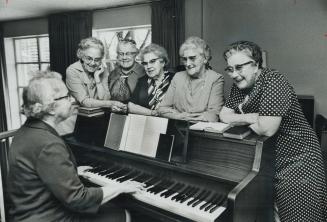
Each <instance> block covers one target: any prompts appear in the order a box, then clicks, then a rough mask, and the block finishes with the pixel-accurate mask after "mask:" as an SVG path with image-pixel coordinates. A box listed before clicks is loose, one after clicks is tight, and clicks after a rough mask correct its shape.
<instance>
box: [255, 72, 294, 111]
mask: <svg viewBox="0 0 327 222" xmlns="http://www.w3.org/2000/svg"><path fill="white" fill-rule="evenodd" d="M291 98H292V89H291V87H290V86H289V84H288V82H287V80H286V79H285V78H284V77H283V76H282V75H281V74H277V75H271V76H270V77H267V79H266V81H265V83H264V85H263V93H262V97H261V101H260V107H259V115H260V116H285V115H286V114H287V113H288V110H289V109H290V106H291V103H292V101H291Z"/></svg>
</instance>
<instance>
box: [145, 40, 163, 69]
mask: <svg viewBox="0 0 327 222" xmlns="http://www.w3.org/2000/svg"><path fill="white" fill-rule="evenodd" d="M148 53H153V54H155V55H156V56H158V57H159V58H161V59H163V61H164V62H165V67H166V66H167V65H168V64H169V58H168V53H167V51H166V49H165V48H164V47H162V46H160V45H157V44H154V43H152V44H150V45H148V46H147V47H145V48H144V49H142V50H141V52H140V54H139V57H140V59H141V60H142V61H143V59H144V55H145V54H148Z"/></svg>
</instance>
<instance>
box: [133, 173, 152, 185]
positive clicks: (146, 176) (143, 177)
mask: <svg viewBox="0 0 327 222" xmlns="http://www.w3.org/2000/svg"><path fill="white" fill-rule="evenodd" d="M152 177H153V176H151V175H150V174H146V173H142V174H141V175H139V176H137V177H135V178H134V179H133V180H134V181H136V182H140V183H145V182H146V181H148V180H150V179H151V178H152Z"/></svg>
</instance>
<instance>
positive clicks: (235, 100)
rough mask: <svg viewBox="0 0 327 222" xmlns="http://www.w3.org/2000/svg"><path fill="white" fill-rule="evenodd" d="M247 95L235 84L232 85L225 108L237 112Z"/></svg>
mask: <svg viewBox="0 0 327 222" xmlns="http://www.w3.org/2000/svg"><path fill="white" fill-rule="evenodd" d="M244 97H245V95H244V94H243V93H242V92H241V91H240V90H239V89H238V88H237V86H236V85H235V84H233V85H232V88H231V90H230V93H229V96H228V98H227V100H226V103H225V106H226V107H227V108H230V109H233V110H237V109H238V108H237V107H238V104H240V103H241V102H243V100H244Z"/></svg>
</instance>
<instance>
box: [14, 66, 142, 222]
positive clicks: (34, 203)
mask: <svg viewBox="0 0 327 222" xmlns="http://www.w3.org/2000/svg"><path fill="white" fill-rule="evenodd" d="M72 101H73V100H72V99H71V97H70V96H69V94H68V90H67V88H66V86H65V84H64V82H63V81H62V80H61V78H60V75H59V74H58V73H52V72H41V73H38V75H37V76H35V77H34V78H32V79H31V81H30V82H29V85H28V87H27V88H25V89H24V92H23V102H24V104H23V108H24V113H25V115H26V116H27V121H26V122H25V123H24V125H23V126H22V127H21V128H20V129H19V130H18V131H17V133H16V135H15V138H14V139H13V142H12V145H11V147H10V151H9V167H10V172H9V176H8V188H9V197H10V198H11V201H12V208H11V209H10V216H11V217H12V219H13V221H40V222H42V221H75V222H76V221H84V222H86V221H93V222H95V221H105V220H106V221H107V220H109V221H126V218H128V217H126V216H125V211H124V210H123V209H120V208H118V207H115V206H114V205H111V206H110V207H107V208H106V209H105V211H103V212H102V211H100V212H101V214H96V212H97V211H98V210H99V208H100V205H103V204H104V203H106V202H108V201H109V200H111V199H113V198H114V197H116V196H117V195H119V194H120V193H134V192H137V191H139V190H140V189H141V188H142V185H141V184H137V183H124V184H122V185H121V186H104V187H85V186H84V185H83V184H82V183H81V181H80V179H79V177H78V174H77V169H76V162H75V159H74V157H73V153H72V151H71V150H70V149H69V147H68V146H67V145H66V144H65V142H64V141H63V139H62V138H61V137H60V136H59V135H58V133H57V126H58V124H59V123H60V122H62V121H64V120H65V119H66V118H68V117H69V116H70V114H71V113H72V111H73V108H72ZM85 169H87V168H86V167H80V168H79V172H80V173H81V174H83V172H84V171H85Z"/></svg>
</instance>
